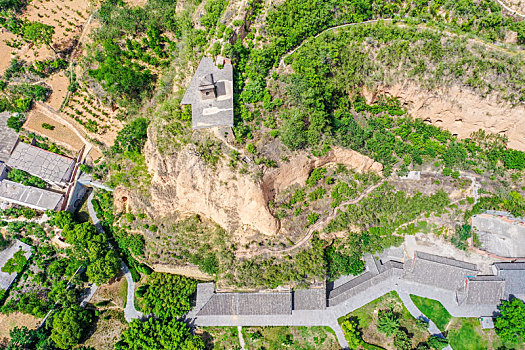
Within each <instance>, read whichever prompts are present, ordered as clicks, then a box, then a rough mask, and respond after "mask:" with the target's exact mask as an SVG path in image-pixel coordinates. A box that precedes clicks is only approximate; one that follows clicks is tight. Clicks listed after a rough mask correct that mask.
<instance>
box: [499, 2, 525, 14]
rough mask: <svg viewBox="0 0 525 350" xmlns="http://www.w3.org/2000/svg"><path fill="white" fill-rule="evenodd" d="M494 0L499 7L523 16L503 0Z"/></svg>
mask: <svg viewBox="0 0 525 350" xmlns="http://www.w3.org/2000/svg"><path fill="white" fill-rule="evenodd" d="M496 1H497V2H498V4H500V6H501V7H503V8H504V9H505V10H507V11H509V12H510V13H512V14H513V15H516V16H518V17H521V18H525V14H523V13H520V12H518V11H516V10H513V9H512V8H510V7H509V6H507V5H506V4H505V3H504V2H503V1H501V0H496Z"/></svg>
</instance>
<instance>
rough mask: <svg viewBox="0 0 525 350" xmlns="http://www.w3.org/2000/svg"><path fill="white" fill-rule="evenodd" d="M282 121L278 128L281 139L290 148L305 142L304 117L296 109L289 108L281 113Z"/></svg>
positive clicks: (302, 144) (298, 146)
mask: <svg viewBox="0 0 525 350" xmlns="http://www.w3.org/2000/svg"><path fill="white" fill-rule="evenodd" d="M283 118H285V119H284V121H283V124H282V125H281V128H280V130H279V136H280V138H281V141H282V142H283V143H284V144H285V145H286V147H288V148H289V149H291V150H295V149H299V148H302V147H304V145H305V144H306V126H305V123H304V117H303V115H302V114H301V112H299V111H298V110H291V111H289V112H288V113H286V114H285V115H283Z"/></svg>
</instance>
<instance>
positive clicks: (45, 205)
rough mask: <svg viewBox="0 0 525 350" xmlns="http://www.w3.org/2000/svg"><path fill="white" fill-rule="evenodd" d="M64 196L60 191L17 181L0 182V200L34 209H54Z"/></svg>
mask: <svg viewBox="0 0 525 350" xmlns="http://www.w3.org/2000/svg"><path fill="white" fill-rule="evenodd" d="M63 198H64V196H63V195H62V194H60V193H56V192H51V191H47V190H43V189H41V188H37V187H31V186H25V185H22V184H19V183H17V182H13V181H9V180H5V179H4V180H2V181H1V182H0V200H3V201H6V202H9V203H13V204H18V205H22V206H25V207H29V208H33V209H36V210H42V211H44V210H56V209H57V207H58V206H59V205H60V204H61V202H62V200H63Z"/></svg>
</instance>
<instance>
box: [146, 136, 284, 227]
mask: <svg viewBox="0 0 525 350" xmlns="http://www.w3.org/2000/svg"><path fill="white" fill-rule="evenodd" d="M144 152H145V155H146V162H147V166H148V169H149V171H150V174H151V175H152V186H151V190H150V193H151V197H152V198H151V203H150V205H151V206H152V207H151V208H150V210H151V213H150V214H151V215H153V216H154V217H156V216H170V215H174V214H175V213H177V212H178V213H181V214H190V213H191V214H193V213H196V214H199V215H203V216H205V217H208V218H210V219H212V220H213V221H215V222H216V223H217V224H219V225H220V226H221V227H223V228H225V229H226V230H228V231H235V230H237V229H239V226H240V225H248V226H251V227H252V228H253V229H255V230H257V231H259V232H261V233H264V234H266V235H273V234H275V233H276V232H277V231H278V230H279V222H278V220H277V219H275V218H274V217H273V216H272V215H271V214H270V211H269V210H268V206H267V197H266V195H265V193H264V191H263V190H262V188H261V185H260V184H258V183H256V182H254V181H253V180H252V178H251V177H250V176H246V175H240V174H238V173H236V172H233V171H232V170H231V169H230V168H229V167H228V166H221V165H220V164H219V165H218V166H217V168H216V169H213V168H211V167H210V166H209V165H207V164H206V163H205V162H204V160H202V159H201V158H200V156H199V155H198V154H197V153H196V152H195V151H194V148H193V145H188V146H186V147H185V148H184V149H182V150H181V151H179V152H176V153H173V154H170V155H166V156H163V155H161V154H160V153H159V152H158V150H157V149H156V148H155V146H154V144H153V143H152V142H151V141H148V142H147V143H146V146H145V148H144Z"/></svg>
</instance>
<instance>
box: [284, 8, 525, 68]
mask: <svg viewBox="0 0 525 350" xmlns="http://www.w3.org/2000/svg"><path fill="white" fill-rule="evenodd" d="M497 1H498V3H499V4H500V5H501V6H502V7H503V8H505V9H506V10H508V11H510V12H512V13H514V14H515V15H516V16H519V17H522V18H525V15H524V14H521V13H519V12H517V11H515V10H513V9H511V8H509V7H508V6H506V5H505V4H503V2H501V0H497ZM404 18H408V17H402V18H399V19H397V20H403V19H404ZM380 21H382V22H392V21H393V19H391V18H380V19H373V20H369V21H364V22H356V23H346V24H341V25H338V26H335V27H330V28H327V29H325V30H323V31H322V32H320V33H319V34H317V35H315V36H314V37H310V38H306V39H304V40H303V41H302V42H301V43H300V44H299V45H298V46H296V47H295V48H294V49H293V50H291V51H289V52H288V53H286V54H284V55H283V56H282V57H281V60H280V62H279V66H280V67H284V66H285V64H284V60H285V58H286V57H288V56H290V55H292V54H293V53H294V52H295V51H297V50H299V49H300V48H301V47H302V46H303V45H304V44H306V43H308V42H310V41H311V40H315V39H317V38H318V37H320V36H321V35H323V34H325V33H326V32H330V31H332V30H336V29H340V28H346V27H351V26H356V25H363V24H372V23H377V22H380ZM398 26H403V24H398ZM418 27H419V28H424V29H427V30H434V31H437V30H436V29H435V28H432V27H428V26H425V25H421V24H420V25H418ZM440 31H441V32H443V33H446V34H448V35H458V34H456V33H453V32H450V31H448V30H446V29H443V30H440ZM471 40H473V41H475V42H477V43H480V44H482V45H485V46H489V47H491V48H494V49H498V50H502V51H505V52H508V53H509V52H511V51H509V50H508V49H506V48H504V47H501V46H498V45H495V44H492V43H489V42H486V41H485V40H483V39H481V38H479V37H476V36H474V37H473V38H471ZM518 51H520V52H523V50H518Z"/></svg>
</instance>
